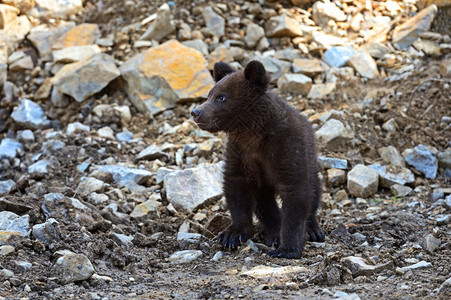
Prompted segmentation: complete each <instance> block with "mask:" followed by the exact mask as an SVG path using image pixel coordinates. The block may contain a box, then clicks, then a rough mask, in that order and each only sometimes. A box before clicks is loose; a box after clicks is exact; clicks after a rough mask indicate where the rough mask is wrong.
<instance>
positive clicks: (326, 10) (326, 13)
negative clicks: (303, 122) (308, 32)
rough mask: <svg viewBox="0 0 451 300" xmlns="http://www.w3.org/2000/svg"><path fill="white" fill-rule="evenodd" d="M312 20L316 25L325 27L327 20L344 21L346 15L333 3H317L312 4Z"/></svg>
mask: <svg viewBox="0 0 451 300" xmlns="http://www.w3.org/2000/svg"><path fill="white" fill-rule="evenodd" d="M312 18H313V21H315V23H316V25H318V26H324V27H326V26H327V25H328V22H329V20H333V21H338V22H343V21H346V14H345V13H344V12H343V11H342V10H341V9H340V8H338V7H337V6H336V5H335V3H333V2H321V1H317V2H315V4H313V10H312Z"/></svg>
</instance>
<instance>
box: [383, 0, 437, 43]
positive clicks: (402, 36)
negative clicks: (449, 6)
mask: <svg viewBox="0 0 451 300" xmlns="http://www.w3.org/2000/svg"><path fill="white" fill-rule="evenodd" d="M436 14H437V6H435V5H434V4H432V5H430V6H428V7H426V8H425V9H423V10H421V11H420V12H419V13H418V14H416V15H415V16H414V17H412V18H410V19H408V20H407V21H406V22H404V23H402V24H401V25H398V26H396V28H395V29H394V30H393V39H392V41H393V44H394V45H395V47H396V48H398V49H406V48H408V47H410V46H411V45H412V44H413V43H414V42H415V41H416V40H417V39H418V38H419V37H420V35H421V34H423V33H424V32H426V31H428V30H429V28H430V27H431V24H432V21H433V20H434V18H435V15H436Z"/></svg>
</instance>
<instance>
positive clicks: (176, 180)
mask: <svg viewBox="0 0 451 300" xmlns="http://www.w3.org/2000/svg"><path fill="white" fill-rule="evenodd" d="M222 168H223V163H222V162H221V163H217V164H211V165H209V164H204V165H200V166H198V167H196V168H190V169H185V170H181V171H174V172H171V173H169V174H167V175H166V176H165V178H164V186H165V188H166V194H167V198H168V200H169V202H171V203H172V205H174V206H175V207H178V208H182V209H186V210H189V211H192V210H194V209H196V208H199V207H201V206H203V205H207V204H208V203H209V202H210V201H214V200H218V199H219V198H221V196H222V193H223V191H222Z"/></svg>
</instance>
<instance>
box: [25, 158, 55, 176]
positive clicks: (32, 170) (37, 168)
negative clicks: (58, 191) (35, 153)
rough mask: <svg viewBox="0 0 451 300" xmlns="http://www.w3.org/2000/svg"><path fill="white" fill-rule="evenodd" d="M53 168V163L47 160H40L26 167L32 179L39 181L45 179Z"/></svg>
mask: <svg viewBox="0 0 451 300" xmlns="http://www.w3.org/2000/svg"><path fill="white" fill-rule="evenodd" d="M51 166H53V162H52V161H51V160H48V159H41V160H39V161H37V162H35V163H34V164H32V165H31V166H29V167H28V173H29V174H30V176H31V177H32V178H34V179H41V178H43V177H45V176H46V175H47V174H48V173H49V171H50V169H49V167H51Z"/></svg>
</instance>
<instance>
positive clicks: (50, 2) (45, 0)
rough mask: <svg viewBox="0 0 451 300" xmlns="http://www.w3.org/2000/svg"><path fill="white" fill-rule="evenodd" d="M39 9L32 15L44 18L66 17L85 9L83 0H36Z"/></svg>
mask: <svg viewBox="0 0 451 300" xmlns="http://www.w3.org/2000/svg"><path fill="white" fill-rule="evenodd" d="M35 1H36V6H37V9H34V10H32V11H31V12H30V14H31V15H33V16H35V17H38V18H43V19H47V20H48V19H54V18H56V19H66V18H68V17H70V16H72V15H75V14H77V13H78V12H79V11H81V10H82V9H83V1H81V0H35Z"/></svg>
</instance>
